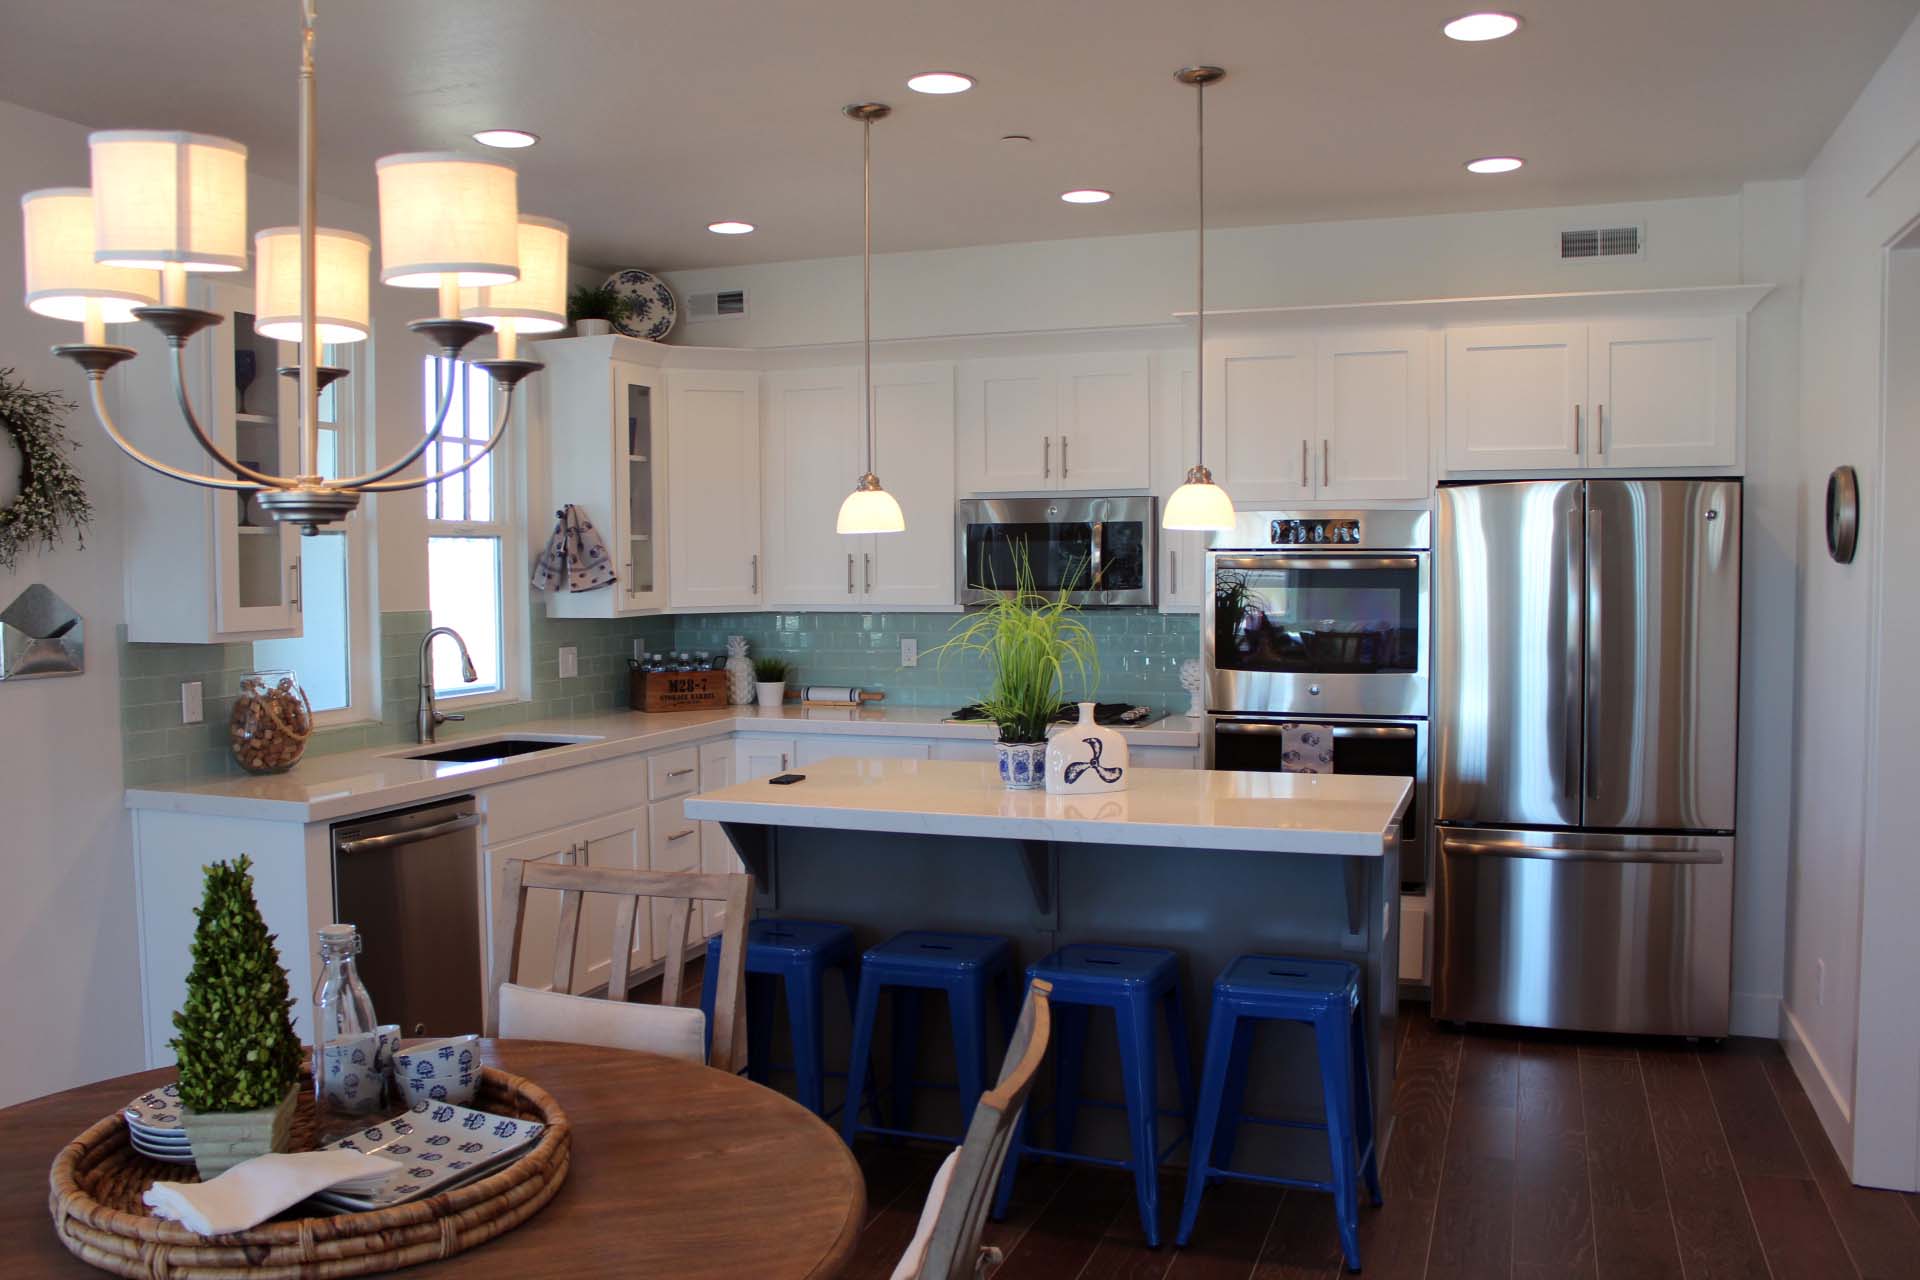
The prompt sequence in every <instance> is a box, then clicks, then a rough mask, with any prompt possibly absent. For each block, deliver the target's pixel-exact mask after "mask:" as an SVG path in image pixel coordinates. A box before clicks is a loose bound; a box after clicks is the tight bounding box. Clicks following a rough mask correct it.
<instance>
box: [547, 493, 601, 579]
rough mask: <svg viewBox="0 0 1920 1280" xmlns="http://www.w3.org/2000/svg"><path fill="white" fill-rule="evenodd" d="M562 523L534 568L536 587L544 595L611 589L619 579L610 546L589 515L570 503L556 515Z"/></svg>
mask: <svg viewBox="0 0 1920 1280" xmlns="http://www.w3.org/2000/svg"><path fill="white" fill-rule="evenodd" d="M553 515H554V519H555V520H557V521H558V522H559V523H557V524H555V525H554V526H553V536H552V537H551V538H549V539H547V549H546V550H545V551H542V552H541V553H540V558H539V560H537V561H535V562H534V566H533V585H534V586H535V587H537V588H539V589H540V590H542V591H593V590H596V589H598V588H600V587H609V586H612V585H613V583H614V580H615V578H616V577H617V576H618V575H616V574H615V573H614V571H613V557H612V556H611V555H609V554H607V544H606V543H605V542H603V541H601V539H600V531H599V530H598V529H595V528H594V527H593V521H591V520H589V519H587V516H586V513H585V512H583V511H581V510H580V508H579V507H576V506H574V505H573V504H572V503H571V502H569V503H568V504H567V505H566V506H564V507H562V508H561V509H560V510H558V511H556V512H554V513H553Z"/></svg>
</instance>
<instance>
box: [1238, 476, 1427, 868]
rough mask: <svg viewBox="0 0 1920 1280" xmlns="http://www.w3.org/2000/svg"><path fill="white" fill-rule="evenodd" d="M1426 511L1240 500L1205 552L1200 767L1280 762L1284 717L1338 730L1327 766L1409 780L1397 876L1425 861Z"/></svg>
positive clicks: (1261, 766)
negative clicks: (1269, 507) (1233, 520)
mask: <svg viewBox="0 0 1920 1280" xmlns="http://www.w3.org/2000/svg"><path fill="white" fill-rule="evenodd" d="M1430 530H1431V517H1430V515H1429V514H1428V513H1427V512H1426V511H1424V510H1398V509H1393V510H1379V511H1257V512H1256V511H1243V512H1241V513H1240V518H1239V521H1238V523H1237V524H1236V525H1235V527H1234V528H1233V529H1232V530H1231V531H1230V532H1225V533H1220V534H1216V535H1215V536H1214V540H1213V548H1212V549H1211V550H1210V551H1209V552H1208V553H1207V577H1208V581H1209V585H1210V590H1209V591H1208V592H1207V598H1206V601H1205V603H1204V605H1203V606H1202V609H1203V612H1202V620H1201V645H1202V649H1203V653H1204V663H1205V680H1206V701H1207V736H1206V744H1205V745H1206V756H1207V767H1208V768H1213V769H1251V770H1274V771H1278V770H1280V769H1281V768H1282V762H1281V758H1280V757H1281V738H1282V726H1284V725H1286V724H1287V723H1289V722H1295V723H1298V722H1309V723H1314V724H1325V725H1328V726H1329V727H1331V728H1332V730H1333V750H1334V769H1335V771H1336V772H1339V773H1358V774H1384V775H1392V776H1406V777H1412V778H1413V779H1414V798H1413V804H1412V805H1411V806H1409V808H1408V812H1407V818H1406V826H1405V828H1404V830H1403V831H1402V839H1401V856H1400V872H1401V882H1402V885H1403V887H1406V888H1409V889H1411V888H1417V887H1420V886H1422V885H1424V884H1425V881H1426V874H1427V849H1428V831H1429V829H1430V823H1429V818H1428V804H1427V680H1428V676H1427V663H1428V647H1429V646H1428V636H1427V628H1428V623H1427V619H1428V617H1429V614H1428V599H1429V594H1430V589H1431V564H1430V556H1431V552H1430V550H1429V548H1430V546H1431V532H1430Z"/></svg>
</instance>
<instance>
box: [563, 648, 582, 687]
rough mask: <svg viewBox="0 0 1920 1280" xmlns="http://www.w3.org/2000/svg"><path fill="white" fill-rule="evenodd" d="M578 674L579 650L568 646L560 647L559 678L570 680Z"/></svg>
mask: <svg viewBox="0 0 1920 1280" xmlns="http://www.w3.org/2000/svg"><path fill="white" fill-rule="evenodd" d="M579 674H580V650H579V649H577V648H576V647H574V646H573V645H570V644H564V645H561V646H560V678H561V679H562V680H571V679H573V677H575V676H577V675H579Z"/></svg>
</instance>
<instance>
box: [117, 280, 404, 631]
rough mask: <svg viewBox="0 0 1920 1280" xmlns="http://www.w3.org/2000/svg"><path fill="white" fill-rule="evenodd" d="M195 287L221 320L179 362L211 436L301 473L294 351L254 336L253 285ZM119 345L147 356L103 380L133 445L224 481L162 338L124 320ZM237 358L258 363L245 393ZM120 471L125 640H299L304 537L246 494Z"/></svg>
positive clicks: (344, 389) (258, 460) (345, 388)
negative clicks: (184, 408)
mask: <svg viewBox="0 0 1920 1280" xmlns="http://www.w3.org/2000/svg"><path fill="white" fill-rule="evenodd" d="M192 290H193V292H192V294H191V295H190V296H191V302H192V305H194V306H197V307H203V308H205V309H207V310H209V311H214V312H217V313H218V314H219V315H220V317H221V323H219V324H217V325H213V326H211V327H209V328H207V329H205V330H203V331H202V332H201V333H199V334H198V335H196V336H195V337H194V339H193V340H192V341H191V342H190V343H189V344H188V345H187V348H186V356H185V364H184V368H185V371H186V387H187V393H188V395H189V396H190V397H191V399H192V402H193V406H194V411H195V413H196V414H197V415H198V416H199V418H200V421H201V423H202V425H204V426H205V428H206V430H207V434H208V435H210V436H211V437H212V438H213V440H214V443H216V444H217V445H219V446H220V448H221V449H222V450H224V451H225V452H226V453H228V455H229V456H231V457H233V458H234V459H235V460H236V461H238V462H242V463H246V464H249V465H251V466H253V467H255V468H257V469H259V470H262V471H266V472H270V473H274V474H281V475H291V474H293V473H295V472H297V471H298V470H299V457H300V452H299V419H300V409H299V395H298V393H297V391H296V390H295V389H294V386H293V383H292V381H291V380H289V379H286V378H282V377H280V376H279V374H278V373H277V372H276V370H277V369H278V368H279V367H280V366H282V365H290V364H293V363H295V362H297V360H298V349H297V348H296V347H295V346H293V345H292V344H291V343H284V342H274V341H272V340H270V339H267V338H262V337H260V336H259V335H258V334H256V333H254V331H253V315H252V311H253V296H252V292H251V290H248V289H244V288H239V287H236V286H233V285H226V284H210V283H206V282H204V281H195V282H194V283H193V285H192ZM112 337H113V340H114V341H117V342H123V343H125V344H126V345H128V346H131V347H133V348H134V349H135V350H136V351H138V352H139V357H138V358H137V359H135V360H133V361H130V362H129V363H128V364H126V365H123V366H122V367H121V369H120V370H119V371H117V372H116V373H115V376H114V378H113V379H111V380H109V383H108V385H109V386H110V387H111V388H112V389H113V390H112V393H111V394H112V395H113V401H114V405H113V411H114V419H115V421H116V422H117V423H118V424H119V426H120V427H121V429H122V430H123V431H124V432H125V433H126V435H127V437H128V439H129V440H131V441H132V442H133V443H134V444H135V445H136V446H138V447H139V448H140V449H142V450H144V451H145V452H146V453H148V454H149V455H151V456H152V457H154V458H156V459H157V460H159V461H161V462H166V463H171V464H173V465H175V466H179V467H184V468H186V469H187V470H190V471H194V472H198V473H200V474H203V475H217V476H223V477H224V476H227V474H228V473H227V472H226V471H225V470H224V469H223V468H222V467H221V466H220V464H219V463H217V462H215V461H214V460H213V459H212V458H210V457H208V456H207V454H206V453H205V452H204V451H203V450H202V449H201V448H200V446H199V445H198V443H197V442H195V441H194V439H193V437H192V435H191V434H189V432H188V431H187V427H186V423H185V420H184V419H183V418H182V417H181V415H180V410H179V407H178V405H177V404H176V402H175V396H174V391H173V381H172V379H173V356H172V353H171V352H170V351H169V350H168V349H167V345H166V341H165V340H164V339H163V338H161V337H160V335H159V334H158V333H157V332H155V331H154V330H153V329H152V328H151V327H150V326H148V325H144V324H127V325H121V326H119V327H118V328H116V329H115V331H114V333H113V335H112ZM236 352H247V353H250V354H251V356H252V369H253V374H252V377H251V378H250V379H249V380H248V383H247V386H246V388H245V390H244V391H241V390H239V389H238V385H237V384H238V380H237V379H236V377H235V368H236ZM364 379H365V374H364V372H363V373H361V374H360V376H359V377H358V378H357V379H348V380H347V381H346V382H344V383H341V384H339V385H338V389H337V393H336V394H338V395H354V394H357V392H356V388H355V382H356V381H362V382H363V381H364ZM323 403H325V402H323ZM102 447H103V448H110V446H106V445H103V446H102ZM124 475H125V477H126V479H125V482H124V489H123V493H122V497H121V503H120V505H121V517H120V518H121V521H122V527H123V530H124V551H125V558H126V569H125V574H126V577H125V595H126V616H127V639H128V640H131V641H135V642H138V643H167V644H212V643H219V642H224V641H238V640H269V639H281V638H286V637H291V636H298V635H299V634H300V629H301V628H300V603H299V602H300V580H299V579H300V536H299V534H298V532H297V531H296V530H295V529H294V528H293V526H291V525H285V524H277V523H274V522H273V521H271V520H268V519H267V518H266V517H265V516H264V515H263V514H262V513H261V511H260V509H259V506H258V504H257V503H256V502H255V501H254V500H253V498H252V496H251V495H248V494H242V493H232V492H226V491H218V490H211V489H202V488H198V487H194V486H190V485H184V484H181V483H180V482H179V481H177V480H171V479H168V478H166V477H164V476H161V475H157V474H155V473H154V472H152V471H149V470H147V469H146V468H144V467H136V466H133V465H131V464H129V465H128V466H127V467H126V469H125V471H124ZM349 518H350V519H353V520H364V519H365V518H366V517H365V515H364V514H361V513H358V512H356V513H355V514H354V515H353V516H351V517H349Z"/></svg>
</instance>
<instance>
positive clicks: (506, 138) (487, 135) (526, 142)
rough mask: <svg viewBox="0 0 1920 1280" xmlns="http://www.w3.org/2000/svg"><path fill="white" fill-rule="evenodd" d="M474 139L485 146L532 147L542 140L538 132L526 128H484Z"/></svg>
mask: <svg viewBox="0 0 1920 1280" xmlns="http://www.w3.org/2000/svg"><path fill="white" fill-rule="evenodd" d="M473 140H474V141H475V142H477V143H479V144H480V145H481V146H483V147H505V148H508V149H513V148H517V147H530V146H532V145H533V144H534V143H536V142H538V141H540V135H539V134H537V133H528V132H527V131H526V130H525V129H482V130H480V132H478V133H476V134H474V135H473Z"/></svg>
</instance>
